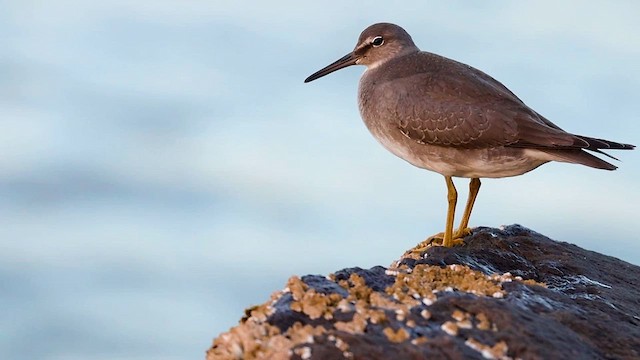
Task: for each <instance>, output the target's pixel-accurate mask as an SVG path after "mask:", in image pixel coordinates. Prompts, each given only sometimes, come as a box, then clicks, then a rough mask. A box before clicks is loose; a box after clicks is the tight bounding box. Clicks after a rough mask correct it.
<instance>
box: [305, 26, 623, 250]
mask: <svg viewBox="0 0 640 360" xmlns="http://www.w3.org/2000/svg"><path fill="white" fill-rule="evenodd" d="M351 65H365V66H366V67H367V69H366V71H365V72H364V74H363V75H362V78H361V79H360V85H359V89H358V100H359V101H358V104H359V108H360V114H361V116H362V119H363V120H364V123H365V125H366V126H367V128H368V129H369V131H370V132H371V133H372V134H373V136H374V137H375V138H376V139H377V140H378V141H379V142H380V143H381V144H382V145H383V146H384V147H385V148H386V149H387V150H389V151H391V152H392V153H393V154H395V155H396V156H398V157H400V158H402V159H404V160H406V161H408V162H409V163H411V164H413V165H415V166H417V167H419V168H423V169H427V170H431V171H435V172H437V173H440V174H442V175H444V178H445V181H446V184H447V200H448V211H447V217H446V225H445V230H444V232H443V233H440V234H437V235H434V236H433V237H431V239H432V240H433V239H438V240H440V239H441V240H442V245H444V246H453V245H455V244H459V243H461V242H463V238H464V236H466V235H468V234H469V233H470V232H471V230H470V228H469V227H468V226H469V218H470V216H471V211H472V209H473V204H474V203H475V200H476V197H477V195H478V191H479V190H480V178H501V177H509V176H517V175H522V174H524V173H526V172H529V171H531V170H533V169H535V168H537V167H538V166H540V165H542V164H544V163H547V162H549V161H560V162H566V163H574V164H582V165H586V166H590V167H593V168H597V169H604V170H615V169H616V166H614V165H612V164H610V163H608V162H606V161H604V160H602V159H600V158H598V157H596V156H594V155H592V154H591V153H589V152H588V151H592V152H595V153H599V154H601V155H605V156H608V157H610V158H613V159H616V158H614V157H613V156H610V155H608V154H606V153H604V152H603V151H602V150H603V149H605V150H610V149H622V150H629V149H633V148H634V147H635V146H634V145H630V144H622V143H617V142H613V141H609V140H603V139H597V138H592V137H587V136H581V135H575V134H571V133H568V132H566V131H564V130H562V129H561V128H560V127H558V126H557V125H555V124H554V123H552V122H551V121H549V120H547V119H546V118H545V117H544V116H542V115H540V114H538V113H537V112H536V111H535V110H533V109H531V108H530V107H528V106H527V105H525V103H524V102H522V100H520V99H519V98H518V97H517V96H516V95H514V94H513V93H512V92H511V91H510V90H509V89H507V88H506V87H505V86H504V85H502V84H501V83H500V82H499V81H497V80H495V79H494V78H492V77H491V76H489V75H487V74H485V73H484V72H482V71H480V70H478V69H475V68H473V67H471V66H469V65H466V64H463V63H460V62H457V61H455V60H451V59H448V58H446V57H443V56H440V55H436V54H433V53H429V52H425V51H420V49H418V47H417V46H416V45H415V44H414V42H413V40H412V39H411V36H410V35H409V34H408V33H407V32H406V31H405V30H404V29H403V28H401V27H400V26H397V25H394V24H389V23H379V24H374V25H371V26H369V27H368V28H366V29H365V30H364V31H363V32H362V33H361V34H360V37H359V38H358V42H357V44H356V47H355V48H354V49H353V51H352V52H350V53H349V54H347V55H346V56H344V57H342V58H340V59H339V60H337V61H336V62H334V63H332V64H330V65H328V66H326V67H325V68H323V69H321V70H319V71H317V72H316V73H314V74H312V75H311V76H309V77H308V78H307V79H306V80H305V81H304V82H305V83H306V82H310V81H313V80H316V79H318V78H320V77H322V76H325V75H327V74H329V73H332V72H334V71H336V70H339V69H342V68H345V67H347V66H351ZM587 150H588V151H587ZM616 160H617V159H616ZM453 177H462V178H469V179H471V180H470V182H469V198H468V200H467V204H466V207H465V210H464V213H463V215H462V219H461V221H460V225H459V226H458V228H457V230H456V231H455V232H454V231H453V222H454V217H455V207H456V202H457V199H458V194H457V191H456V188H455V186H454V184H453V180H452V178H453Z"/></svg>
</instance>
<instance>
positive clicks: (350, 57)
mask: <svg viewBox="0 0 640 360" xmlns="http://www.w3.org/2000/svg"><path fill="white" fill-rule="evenodd" d="M356 60H358V58H357V57H356V56H355V55H354V54H353V53H350V54H347V55H345V56H343V57H341V58H340V59H339V60H338V61H336V62H334V63H332V64H331V65H327V66H326V67H324V68H322V69H321V70H318V71H316V72H315V73H313V74H311V76H309V77H308V78H306V79H304V82H305V83H308V82H310V81H313V80H315V79H318V78H321V77H323V76H325V75H329V74H331V73H332V72H334V71H337V70H340V69H342V68H346V67H347V66H351V65H355V64H356Z"/></svg>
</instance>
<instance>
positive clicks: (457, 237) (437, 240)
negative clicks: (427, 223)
mask: <svg viewBox="0 0 640 360" xmlns="http://www.w3.org/2000/svg"><path fill="white" fill-rule="evenodd" d="M470 234H471V228H468V227H466V228H462V229H457V230H456V231H455V232H454V233H453V236H452V238H453V246H456V245H462V244H464V237H465V236H467V235H470ZM422 244H425V247H426V246H434V245H436V246H442V245H444V233H443V232H439V233H437V234H435V235H431V236H429V237H428V238H427V240H425V241H423V242H422V243H421V245H422Z"/></svg>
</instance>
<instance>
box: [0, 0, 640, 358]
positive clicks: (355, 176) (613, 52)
mask: <svg viewBox="0 0 640 360" xmlns="http://www.w3.org/2000/svg"><path fill="white" fill-rule="evenodd" d="M0 8H1V9H2V11H1V12H0V34H2V35H1V36H0V44H1V46H0V358H2V359H114V358H118V359H186V358H195V359H199V358H203V357H204V352H205V351H206V349H207V348H208V347H209V346H210V344H211V340H212V339H213V338H214V337H216V336H217V335H218V334H219V333H220V332H223V331H226V330H227V329H228V328H229V327H231V326H233V325H235V324H236V323H237V321H238V320H239V318H240V317H241V316H242V314H243V309H244V308H246V307H248V306H250V305H252V304H258V303H262V302H264V301H266V300H267V299H268V296H269V294H270V293H271V292H273V291H276V290H279V289H281V288H282V287H283V286H284V285H285V283H286V280H287V278H288V277H289V276H291V275H293V274H298V275H304V274H309V273H312V274H328V273H330V272H332V271H336V270H338V269H341V268H344V267H351V266H360V267H363V268H368V267H371V266H374V265H384V266H386V265H388V264H390V263H391V262H392V261H393V260H394V259H396V258H397V257H398V256H400V255H401V254H402V253H403V251H404V250H406V249H408V248H410V247H411V246H414V245H415V244H416V243H418V242H419V241H421V240H423V239H424V238H426V237H427V236H428V235H431V234H433V233H436V232H438V231H441V230H442V229H443V226H444V218H445V210H446V191H445V189H446V188H445V184H444V180H443V178H442V176H440V175H438V174H435V173H430V172H427V171H424V170H420V169H417V168H414V167H412V166H410V165H408V164H407V163H405V162H404V161H401V160H400V159H398V158H395V157H394V156H393V155H391V154H390V153H388V152H387V151H386V150H384V149H383V148H382V147H381V146H380V145H378V144H377V143H376V141H375V140H374V139H373V137H372V136H371V135H370V134H369V133H368V131H367V130H366V128H365V127H364V125H363V124H362V121H361V120H360V116H359V114H358V109H357V102H356V92H357V84H358V79H359V77H360V75H361V74H362V72H363V71H364V68H362V67H352V68H349V69H345V70H342V71H340V72H337V73H334V74H331V75H330V76H328V77H326V78H322V79H320V80H317V81H315V82H313V83H310V84H303V80H304V79H305V77H307V76H308V75H309V74H311V73H312V72H314V71H316V70H318V69H320V68H321V67H323V66H325V65H327V64H329V63H330V62H333V61H334V60H336V59H338V58H339V57H341V56H343V55H344V54H346V53H347V52H348V51H350V50H351V49H352V48H353V46H354V45H355V42H356V40H357V37H358V35H359V33H360V32H361V31H362V30H363V29H364V28H365V27H366V26H368V25H370V24H372V23H375V22H380V21H388V22H394V23H397V24H399V25H401V26H403V27H404V28H405V29H406V30H407V31H408V32H409V33H410V34H411V35H412V36H413V38H414V40H415V42H416V44H417V45H418V46H419V47H421V49H423V50H427V51H431V52H435V53H438V54H441V55H444V56H447V57H450V58H454V59H456V60H459V61H462V62H465V63H468V64H470V65H472V66H474V67H477V68H479V69H481V70H483V71H485V72H487V73H489V74H490V75H492V76H493V77H495V78H496V79H498V80H500V81H502V82H503V83H504V84H505V85H506V86H508V87H509V88H510V89H511V90H513V91H514V92H515V93H516V94H517V95H518V96H519V97H520V98H522V99H523V100H524V101H525V102H526V103H527V104H528V105H529V106H531V107H532V108H534V109H536V110H537V111H538V112H540V113H541V114H543V115H545V116H546V117H548V118H549V119H551V120H552V121H554V122H556V123H557V124H558V125H560V126H561V127H563V128H565V129H567V130H570V131H572V132H575V133H579V134H584V135H590V136H595V137H602V138H605V139H611V140H616V141H621V142H628V143H634V144H636V145H640V136H639V135H640V121H639V120H640V98H639V96H640V95H639V94H640V36H639V34H640V22H638V20H637V19H638V16H639V15H640V3H639V2H634V1H616V2H609V1H590V2H582V1H565V2H561V3H558V2H555V1H538V2H535V3H521V2H501V1H483V2H482V3H474V4H472V3H469V2H467V1H448V2H425V1H412V2H404V3H402V5H400V3H398V5H391V4H390V3H389V2H388V1H384V2H383V1H367V2H362V3H351V2H344V1H325V2H317V3H310V4H301V3H300V2H297V1H270V2H258V1H253V2H249V1H234V2H231V1H224V2H222V1H211V0H210V1H189V0H187V1H184V0H183V1H178V0H175V1H169V0H165V1H162V0H161V1H157V0H154V1H150V0H139V1H124V0H122V1H119V0H111V1H100V2H88V1H71V0H69V1H48V2H44V1H30V0H23V1H17V0H14V1H0ZM612 154H613V155H615V156H617V157H619V158H620V159H621V160H622V162H620V163H616V165H619V166H620V169H619V170H618V171H615V172H606V171H599V170H594V169H590V168H587V167H582V166H576V165H568V164H548V165H545V166H543V167H541V168H539V169H538V170H536V171H534V172H532V173H529V174H527V175H525V176H521V177H516V178H510V179H496V180H486V181H484V182H483V188H482V191H481V192H480V196H479V199H478V202H477V204H476V208H475V209H474V215H473V217H472V219H471V224H472V225H473V226H478V225H483V226H499V225H502V224H512V223H520V224H522V225H524V226H527V227H530V228H532V229H534V230H536V231H538V232H541V233H543V234H545V235H547V236H549V237H551V238H554V239H557V240H562V241H568V242H571V243H575V244H577V245H579V246H581V247H584V248H587V249H590V250H594V251H598V252H602V253H604V254H608V255H611V256H615V257H618V258H621V259H623V260H626V261H628V262H631V263H634V264H640V241H638V240H639V239H638V238H639V237H638V234H637V224H638V212H637V211H638V209H637V207H638V205H639V204H640V191H639V190H640V189H639V186H638V180H637V179H638V176H640V154H638V152H637V151H635V152H615V153H612ZM457 184H458V189H459V190H460V193H461V198H463V199H464V198H466V194H467V181H466V180H464V181H463V180H458V181H457ZM460 202H461V203H462V204H464V200H461V201H460Z"/></svg>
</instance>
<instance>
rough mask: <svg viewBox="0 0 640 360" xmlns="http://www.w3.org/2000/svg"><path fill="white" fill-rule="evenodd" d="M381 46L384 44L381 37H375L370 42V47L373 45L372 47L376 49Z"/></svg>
mask: <svg viewBox="0 0 640 360" xmlns="http://www.w3.org/2000/svg"><path fill="white" fill-rule="evenodd" d="M382 44H384V39H383V38H382V36H376V37H374V38H373V40H372V41H371V45H373V46H374V47H378V46H380V45H382Z"/></svg>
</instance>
